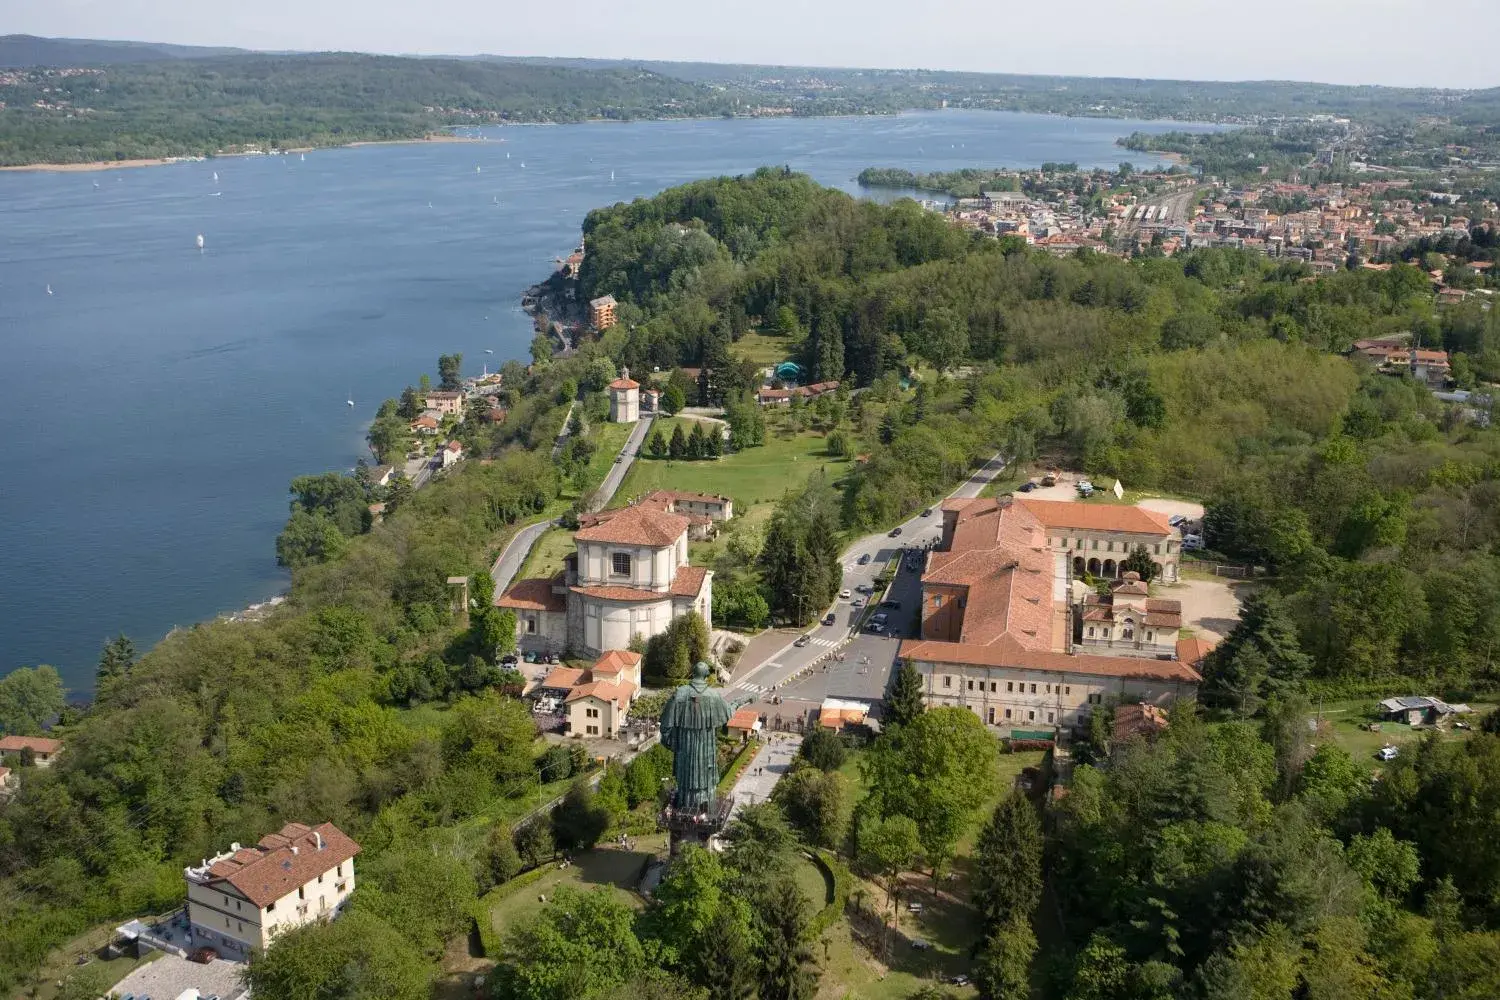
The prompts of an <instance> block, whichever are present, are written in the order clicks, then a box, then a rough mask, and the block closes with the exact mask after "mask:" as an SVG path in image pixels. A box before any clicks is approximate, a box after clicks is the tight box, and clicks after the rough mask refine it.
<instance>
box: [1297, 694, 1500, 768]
mask: <svg viewBox="0 0 1500 1000" xmlns="http://www.w3.org/2000/svg"><path fill="white" fill-rule="evenodd" d="M1469 707H1470V708H1472V709H1474V714H1473V715H1471V716H1468V717H1467V718H1466V719H1465V721H1467V722H1468V723H1469V724H1470V725H1477V724H1478V722H1479V719H1480V717H1482V716H1483V715H1484V713H1485V712H1488V711H1489V710H1490V709H1491V708H1493V707H1494V706H1493V705H1488V704H1480V703H1479V702H1471V703H1469ZM1318 708H1319V706H1318V704H1317V703H1316V702H1314V704H1313V710H1314V711H1315V712H1316V711H1318ZM1322 721H1323V724H1322V725H1321V726H1320V727H1319V736H1318V737H1317V738H1318V739H1326V738H1328V737H1332V739H1333V740H1334V742H1336V743H1337V744H1338V745H1339V746H1341V747H1343V748H1344V749H1345V750H1347V751H1349V754H1350V756H1352V757H1353V758H1354V760H1355V761H1356V762H1357V763H1359V764H1360V765H1362V766H1364V767H1367V768H1369V769H1370V770H1371V771H1372V772H1378V771H1380V770H1381V768H1382V766H1383V764H1382V762H1381V761H1380V760H1377V759H1376V757H1375V753H1376V751H1378V750H1379V749H1380V748H1381V747H1383V746H1386V745H1390V746H1395V747H1401V748H1402V749H1403V751H1404V750H1405V749H1406V748H1408V747H1414V746H1415V745H1416V744H1417V743H1418V742H1419V741H1420V740H1422V739H1423V738H1425V737H1426V736H1427V734H1428V733H1430V732H1432V730H1431V728H1428V727H1423V728H1419V729H1413V728H1412V727H1411V726H1408V725H1405V724H1404V723H1399V722H1386V721H1383V720H1381V718H1380V715H1379V711H1378V708H1377V703H1376V700H1375V699H1374V698H1357V699H1351V700H1349V701H1325V702H1323V704H1322ZM1372 722H1373V723H1379V725H1380V730H1379V731H1378V732H1370V731H1369V730H1367V729H1361V728H1360V727H1361V726H1362V725H1368V724H1370V723H1372ZM1471 732H1472V730H1470V731H1467V732H1466V731H1464V730H1461V729H1450V730H1448V731H1447V733H1446V734H1445V735H1444V737H1443V738H1444V739H1467V738H1468V737H1469V735H1470V733H1471Z"/></svg>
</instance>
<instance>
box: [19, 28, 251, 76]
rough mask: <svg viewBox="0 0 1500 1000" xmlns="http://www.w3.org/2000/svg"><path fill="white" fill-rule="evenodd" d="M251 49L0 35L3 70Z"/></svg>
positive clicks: (157, 59) (107, 63)
mask: <svg viewBox="0 0 1500 1000" xmlns="http://www.w3.org/2000/svg"><path fill="white" fill-rule="evenodd" d="M249 51H250V50H249V49H232V48H209V47H206V46H202V45H168V44H166V43H164V42H112V41H103V40H100V39H93V38H38V37H37V36H35V35H0V67H3V68H7V69H18V68H22V67H30V66H51V67H63V66H115V65H119V64H121V63H143V62H163V61H165V60H168V59H206V58H209V57H212V56H228V55H242V54H247V53H248V52H249Z"/></svg>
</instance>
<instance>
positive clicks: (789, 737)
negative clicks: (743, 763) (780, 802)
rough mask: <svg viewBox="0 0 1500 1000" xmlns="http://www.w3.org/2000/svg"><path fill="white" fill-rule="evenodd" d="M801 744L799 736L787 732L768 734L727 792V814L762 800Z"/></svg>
mask: <svg viewBox="0 0 1500 1000" xmlns="http://www.w3.org/2000/svg"><path fill="white" fill-rule="evenodd" d="M801 747H802V737H801V736H796V735H793V734H791V733H772V734H771V735H770V738H769V739H767V740H766V744H765V746H763V747H761V749H760V751H759V752H758V753H757V754H756V755H755V759H754V760H752V761H751V762H750V766H749V767H747V768H745V770H744V771H743V772H741V773H740V776H739V780H737V781H736V782H735V783H734V788H733V789H732V791H731V793H730V794H732V795H733V796H734V805H733V807H732V808H731V810H730V813H729V816H730V818H731V819H733V818H734V815H735V813H737V812H739V811H740V810H741V809H743V808H744V807H745V806H750V805H756V804H758V803H761V802H765V801H766V800H767V799H769V798H770V797H771V792H772V791H773V790H775V788H776V782H778V781H780V780H781V776H782V775H784V774H786V773H787V772H788V771H790V770H791V769H792V759H793V758H794V757H796V756H797V751H798V750H799V749H800V748H801Z"/></svg>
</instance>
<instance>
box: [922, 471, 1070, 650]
mask: <svg viewBox="0 0 1500 1000" xmlns="http://www.w3.org/2000/svg"><path fill="white" fill-rule="evenodd" d="M949 509H950V510H953V509H954V508H951V507H950V508H949ZM1046 545H1047V538H1046V534H1045V533H1044V532H1043V531H1042V527H1041V525H1040V524H1039V523H1038V522H1037V520H1036V518H1035V517H1033V516H1032V515H1031V513H1030V512H1029V511H1027V510H1025V509H1024V508H1022V507H1017V506H1016V505H1014V504H1001V503H1000V502H998V501H996V500H994V499H986V500H977V501H974V502H972V503H969V504H967V505H965V506H964V507H962V508H961V509H958V510H957V517H956V518H955V521H954V528H953V534H952V538H951V539H950V540H949V546H948V548H947V549H943V550H939V551H934V552H931V553H929V554H928V556H927V570H926V572H925V573H923V574H922V586H923V590H924V594H923V596H924V604H925V603H927V595H926V592H925V591H926V588H927V587H928V586H933V587H943V588H961V589H962V592H963V599H964V606H963V621H962V624H961V630H960V640H961V641H962V642H966V643H979V644H984V643H990V642H994V641H996V640H997V639H999V638H1000V637H1001V636H1003V635H1009V636H1012V637H1014V638H1015V640H1016V641H1017V642H1019V643H1021V645H1023V646H1026V647H1028V648H1031V649H1050V648H1051V646H1052V619H1053V602H1052V568H1053V565H1052V564H1053V559H1052V555H1051V553H1050V552H1048V551H1047V548H1046Z"/></svg>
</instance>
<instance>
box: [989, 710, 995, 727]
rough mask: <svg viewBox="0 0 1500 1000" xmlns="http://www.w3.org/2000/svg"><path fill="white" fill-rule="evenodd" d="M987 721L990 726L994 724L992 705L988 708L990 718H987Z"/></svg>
mask: <svg viewBox="0 0 1500 1000" xmlns="http://www.w3.org/2000/svg"><path fill="white" fill-rule="evenodd" d="M989 723H990V725H992V726H993V725H994V724H995V709H994V708H993V707H991V708H990V718H989Z"/></svg>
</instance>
